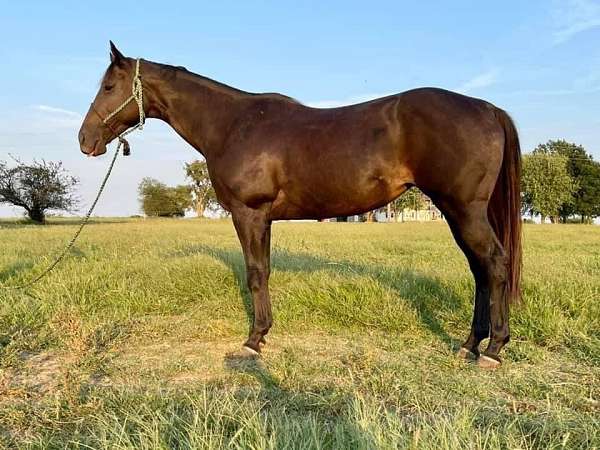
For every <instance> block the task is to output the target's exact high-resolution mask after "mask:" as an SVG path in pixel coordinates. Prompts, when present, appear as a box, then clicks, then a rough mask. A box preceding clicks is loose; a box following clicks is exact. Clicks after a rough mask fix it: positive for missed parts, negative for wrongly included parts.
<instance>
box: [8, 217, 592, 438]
mask: <svg viewBox="0 0 600 450" xmlns="http://www.w3.org/2000/svg"><path fill="white" fill-rule="evenodd" d="M72 231H73V226H72V225H70V224H68V223H65V222H61V223H59V224H56V225H50V226H46V227H37V226H31V225H26V224H21V225H10V226H8V225H6V224H3V223H0V283H6V284H17V283H19V282H21V281H25V280H27V279H28V278H29V277H31V276H32V275H33V274H35V273H37V271H39V270H41V269H42V267H43V265H44V263H45V262H48V261H49V260H50V259H51V256H50V255H51V254H52V252H53V251H55V250H57V249H60V247H61V245H63V244H64V242H65V241H66V240H67V239H68V237H69V235H70V233H72ZM599 255H600V228H599V227H594V226H576V225H572V226H571V225H566V226H526V227H525V261H524V305H523V306H522V307H520V308H519V309H517V310H514V311H513V312H512V320H511V331H512V333H511V334H512V341H511V343H510V344H509V345H508V347H507V348H506V351H505V352H504V354H503V356H504V358H505V363H504V365H503V367H502V368H501V369H500V370H498V371H496V372H493V373H489V372H482V371H480V370H479V369H477V367H475V366H474V365H473V364H472V363H469V362H464V361H459V360H456V359H455V357H454V351H455V350H456V348H457V346H458V345H459V344H460V341H461V340H462V339H463V338H464V337H466V335H467V334H468V328H469V324H470V320H471V314H472V299H471V298H472V289H473V282H472V280H471V277H470V274H469V272H468V269H467V265H466V262H465V261H464V257H463V256H462V254H461V253H460V252H459V251H458V250H457V248H456V246H455V245H454V243H453V241H452V239H451V236H450V233H449V232H448V231H447V229H446V227H445V225H444V224H435V223H426V224H333V223H331V224H317V223H278V224H276V225H275V226H274V238H273V273H272V277H271V292H272V298H273V309H274V314H275V326H274V328H273V330H272V332H271V334H270V335H269V337H268V339H269V342H268V345H267V347H266V348H265V352H264V356H263V358H262V359H261V360H256V361H254V360H244V359H240V358H239V357H237V355H236V354H235V351H236V350H237V349H238V348H239V346H240V344H241V343H242V342H243V340H244V337H245V334H246V333H247V330H248V325H249V320H250V315H251V308H250V303H249V302H250V300H249V296H248V292H247V290H246V288H245V286H244V283H243V280H244V268H243V259H242V257H241V253H240V250H239V244H238V242H237V239H236V237H235V233H234V230H233V227H232V225H231V223H230V222H228V221H217V222H212V221H199V220H190V221H188V220H146V221H144V220H132V221H128V222H115V223H111V222H110V221H107V222H103V223H95V224H92V225H90V226H89V228H88V229H86V231H85V232H84V235H83V236H82V238H81V240H80V242H79V243H78V244H77V247H76V249H75V250H74V252H73V254H72V255H71V257H70V258H69V259H68V260H67V261H65V263H64V264H63V265H61V266H59V268H58V269H57V270H56V272H55V273H53V274H52V275H51V276H50V277H48V278H46V279H45V280H44V281H42V282H41V283H40V284H39V285H37V286H36V287H34V288H32V289H31V290H29V291H28V292H27V293H23V292H17V293H15V292H10V291H3V290H0V443H2V444H3V445H4V446H5V447H7V448H11V447H16V448H148V449H149V448H178V449H179V448H182V449H196V448H208V449H210V448H256V449H262V448H307V449H308V448H364V449H370V448H423V449H430V448H431V449H433V448H436V449H438V448H490V449H492V448H493V449H495V448H524V449H529V448H600V423H599V422H600V419H599V417H600V404H599V397H600V301H599V300H600V277H599V274H600V256H599Z"/></svg>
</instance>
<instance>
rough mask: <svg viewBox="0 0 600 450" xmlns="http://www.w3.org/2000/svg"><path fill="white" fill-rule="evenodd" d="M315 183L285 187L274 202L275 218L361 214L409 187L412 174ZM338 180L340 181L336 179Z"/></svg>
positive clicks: (333, 178)
mask: <svg viewBox="0 0 600 450" xmlns="http://www.w3.org/2000/svg"><path fill="white" fill-rule="evenodd" d="M335 178H336V177H332V179H331V180H330V182H325V183H313V184H312V185H310V184H306V183H302V182H297V183H291V184H290V187H288V188H283V189H282V190H281V191H280V192H279V194H278V195H277V198H276V199H275V201H274V202H273V205H272V210H271V211H272V216H273V219H320V218H327V217H337V216H351V215H354V214H362V213H364V212H367V211H371V210H373V209H376V208H379V207H381V206H384V205H386V204H387V203H389V202H390V201H392V200H394V199H395V198H396V197H398V196H399V195H400V194H402V193H403V192H404V191H405V190H406V189H407V184H408V183H410V177H406V176H402V173H398V174H396V175H395V176H392V177H386V176H383V175H373V176H369V177H362V178H361V177H354V181H350V182H340V180H336V179H335ZM336 181H337V182H336Z"/></svg>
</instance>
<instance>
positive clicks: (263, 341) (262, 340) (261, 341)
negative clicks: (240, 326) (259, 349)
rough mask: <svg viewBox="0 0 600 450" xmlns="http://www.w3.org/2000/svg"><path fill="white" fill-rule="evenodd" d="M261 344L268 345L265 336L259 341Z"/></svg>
mask: <svg viewBox="0 0 600 450" xmlns="http://www.w3.org/2000/svg"><path fill="white" fill-rule="evenodd" d="M258 343H259V345H267V340H266V339H265V337H264V336H263V337H261V338H260V341H258Z"/></svg>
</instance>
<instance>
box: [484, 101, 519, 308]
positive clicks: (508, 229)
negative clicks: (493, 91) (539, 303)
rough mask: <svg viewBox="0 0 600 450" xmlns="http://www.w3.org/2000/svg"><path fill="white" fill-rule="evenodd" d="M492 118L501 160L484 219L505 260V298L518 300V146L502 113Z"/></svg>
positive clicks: (499, 111) (499, 110)
mask: <svg viewBox="0 0 600 450" xmlns="http://www.w3.org/2000/svg"><path fill="white" fill-rule="evenodd" d="M496 117H497V118H498V120H499V121H500V124H501V125H502V127H503V128H504V157H503V161H502V167H501V168H500V174H499V175H498V180H496V186H495V187H494V192H493V193H492V197H491V199H490V203H489V205H488V218H489V220H490V223H491V225H492V228H493V229H494V231H495V233H496V236H497V237H498V240H499V241H500V243H501V244H502V246H503V247H504V250H505V252H506V254H507V256H508V295H509V299H510V301H511V302H513V303H517V302H519V301H520V299H521V146H520V145H519V135H518V134H517V130H516V128H515V124H514V122H513V121H512V119H511V118H510V116H509V115H508V114H507V113H506V112H505V111H503V110H501V109H497V110H496Z"/></svg>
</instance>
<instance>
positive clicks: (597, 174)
mask: <svg viewBox="0 0 600 450" xmlns="http://www.w3.org/2000/svg"><path fill="white" fill-rule="evenodd" d="M533 153H534V154H545V155H560V156H564V157H566V158H567V159H568V162H567V170H568V172H569V175H570V176H571V178H573V180H574V181H575V182H576V184H577V189H576V190H575V191H574V192H573V199H572V201H570V202H566V203H565V204H563V206H561V208H560V212H559V214H560V216H561V217H562V220H563V222H566V221H567V218H568V217H569V216H572V215H579V216H580V217H581V221H582V222H584V221H585V220H586V219H591V218H593V217H597V216H600V163H598V162H596V161H594V160H593V158H592V156H591V155H589V154H588V153H587V152H586V151H585V149H584V148H583V147H582V146H581V145H577V144H573V143H570V142H567V141H565V140H557V141H548V142H547V143H545V144H540V145H538V146H537V147H536V149H535V150H534V151H533Z"/></svg>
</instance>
